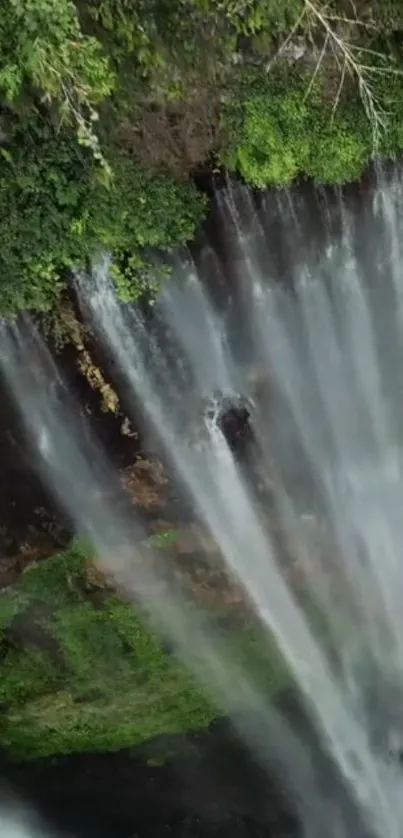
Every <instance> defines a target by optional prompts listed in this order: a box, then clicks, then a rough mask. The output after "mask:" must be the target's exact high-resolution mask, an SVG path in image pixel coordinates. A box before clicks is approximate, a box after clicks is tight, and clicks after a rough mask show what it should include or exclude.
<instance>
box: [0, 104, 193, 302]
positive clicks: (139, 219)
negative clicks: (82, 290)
mask: <svg viewBox="0 0 403 838" xmlns="http://www.w3.org/2000/svg"><path fill="white" fill-rule="evenodd" d="M113 169H114V174H113V176H112V179H110V180H107V181H106V182H105V179H104V178H103V177H102V171H103V170H102V169H100V168H99V167H98V166H97V165H96V162H95V161H94V158H93V155H92V154H91V151H90V150H86V149H84V148H82V147H81V146H80V145H79V143H78V141H77V138H76V136H75V133H74V131H72V130H69V129H67V128H66V129H64V130H60V131H57V130H56V129H55V127H53V126H52V125H51V123H50V122H49V121H48V120H46V119H41V118H40V117H39V116H37V118H36V120H34V119H32V118H27V119H26V120H25V121H23V120H14V121H13V123H12V127H11V128H10V132H9V135H8V138H7V145H3V147H2V148H1V149H0V236H1V241H2V247H1V250H0V289H1V304H0V310H1V313H2V314H7V313H10V312H14V311H16V310H19V309H23V308H32V309H36V310H47V309H49V308H50V307H51V306H52V305H53V304H54V303H55V301H56V300H57V298H58V296H59V294H60V292H61V290H62V288H63V287H64V281H65V278H66V272H67V271H68V270H69V269H72V268H74V267H75V266H79V265H84V264H85V263H86V261H87V260H89V259H91V258H92V257H93V256H94V254H95V253H96V251H97V249H98V248H107V249H112V250H115V251H117V252H118V253H119V252H123V251H127V252H128V253H129V255H130V254H131V258H132V262H131V265H132V268H133V269H132V272H131V276H130V288H131V290H132V292H133V293H134V291H135V288H136V279H137V278H138V277H140V278H141V273H140V270H139V268H141V267H143V266H144V259H143V257H142V252H143V251H144V248H146V247H153V248H162V249H164V248H165V249H169V248H172V247H174V246H175V245H176V244H179V243H181V242H183V241H184V240H185V239H187V238H189V237H190V236H191V235H192V233H193V230H194V228H195V226H196V224H197V223H198V222H199V220H200V218H201V216H202V214H203V211H204V201H203V198H202V197H201V196H199V195H198V193H197V192H196V190H195V188H194V187H193V186H191V185H190V184H188V183H186V182H185V183H175V182H174V181H173V180H172V179H170V178H167V177H165V176H164V175H158V174H154V173H152V172H145V171H144V170H142V169H140V168H139V167H138V165H137V164H136V162H135V161H134V160H133V158H131V157H130V156H128V155H123V154H116V155H115V159H114V161H113ZM136 267H137V271H136V269H135V268H136Z"/></svg>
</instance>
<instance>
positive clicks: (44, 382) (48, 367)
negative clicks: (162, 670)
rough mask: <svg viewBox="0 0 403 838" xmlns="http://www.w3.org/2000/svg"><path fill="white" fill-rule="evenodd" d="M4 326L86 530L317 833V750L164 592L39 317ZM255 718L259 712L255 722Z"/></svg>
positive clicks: (32, 425)
mask: <svg viewBox="0 0 403 838" xmlns="http://www.w3.org/2000/svg"><path fill="white" fill-rule="evenodd" d="M0 333H1V334H0V337H1V347H2V353H1V363H2V368H3V371H4V373H5V375H6V378H7V381H8V384H9V387H10V390H11V392H12V394H13V396H14V398H15V401H16V403H17V404H18V405H19V407H20V409H21V412H22V417H23V420H24V423H25V426H26V431H27V433H28V436H29V438H30V440H31V442H33V444H34V450H36V452H37V454H38V466H39V468H40V469H41V471H42V472H43V474H44V477H45V478H46V479H47V480H48V482H49V483H50V485H51V486H52V488H53V490H54V492H55V494H56V495H57V496H58V497H59V500H60V502H61V504H62V505H63V506H64V508H65V509H66V511H67V512H68V513H69V515H70V516H71V518H72V520H73V521H74V523H75V526H76V528H77V530H78V531H79V532H82V533H86V534H87V536H88V537H89V538H90V539H91V541H92V544H93V545H94V548H95V550H96V552H97V555H98V559H99V563H100V567H101V569H103V570H106V571H107V573H108V574H109V575H110V576H112V577H113V578H114V579H115V581H116V582H117V584H118V585H119V587H120V588H122V589H124V590H125V591H126V592H127V594H128V595H129V596H132V597H133V598H134V599H135V600H136V601H138V600H139V599H140V601H141V602H142V604H143V606H144V607H145V609H146V611H147V612H148V615H149V618H150V620H151V623H152V624H153V625H154V626H155V627H156V628H157V630H159V631H162V632H163V633H164V634H165V635H166V636H168V637H169V638H170V640H171V642H172V643H173V645H174V647H175V648H176V650H177V652H178V654H179V655H180V656H181V657H182V658H183V660H184V661H185V663H186V664H187V666H188V667H189V668H190V669H191V670H192V671H193V672H194V673H195V675H196V676H197V677H198V678H199V680H200V681H201V682H202V683H203V684H205V685H206V687H207V688H208V690H209V692H210V693H211V694H212V695H213V696H214V697H215V698H216V700H217V701H218V704H219V705H220V706H221V707H222V708H224V709H225V710H226V711H227V712H228V713H229V714H230V715H231V716H232V718H233V720H234V723H235V725H236V727H237V728H238V730H239V732H240V734H241V736H243V737H244V738H245V740H246V742H247V743H249V745H250V746H251V747H252V748H253V750H254V752H255V753H256V754H257V756H258V758H259V759H260V760H261V762H262V764H263V766H265V767H266V768H267V769H268V770H269V769H270V768H271V767H272V765H273V762H274V763H275V765H276V766H277V769H278V770H279V773H280V779H281V781H282V784H283V785H284V786H285V787H288V788H289V789H290V791H291V792H292V794H293V797H294V802H295V806H296V809H297V810H299V812H300V818H301V821H302V823H303V824H304V825H305V832H306V835H307V836H312V838H316V836H317V835H319V834H322V833H323V829H324V828H325V827H326V823H327V817H328V807H327V806H325V805H324V804H323V802H322V801H321V798H320V793H319V789H318V786H317V779H316V777H315V774H314V772H313V770H312V765H311V760H310V756H309V754H308V753H306V752H305V751H304V749H303V747H302V744H301V743H300V741H299V739H298V737H297V736H296V735H295V734H294V733H293V731H292V730H291V729H290V728H289V726H288V725H287V724H286V723H285V722H284V720H283V719H282V718H281V717H280V716H279V715H278V713H277V711H275V710H274V709H273V708H269V707H268V706H267V704H266V701H265V699H264V698H263V697H262V695H261V694H260V693H259V691H258V690H257V689H256V687H255V686H254V684H253V682H252V681H251V680H250V678H249V677H248V674H247V672H244V671H241V670H240V669H239V668H238V666H237V665H236V664H234V662H233V661H232V660H231V656H230V654H229V652H228V649H227V647H223V646H222V642H221V640H220V638H219V637H218V636H217V634H216V633H215V632H214V630H213V629H212V628H211V626H209V622H208V620H207V619H206V616H205V615H204V616H203V617H202V616H201V615H200V614H198V612H197V610H196V609H195V607H194V606H192V607H189V602H187V601H186V599H185V598H184V597H183V595H182V593H181V590H180V588H179V589H177V588H173V587H172V585H171V587H170V588H169V589H168V590H165V592H164V590H161V586H159V585H158V582H159V578H160V574H161V576H162V573H163V570H162V567H161V566H160V570H159V573H158V571H153V569H152V565H151V563H150V561H149V556H147V560H146V561H142V557H141V556H140V555H139V554H138V549H137V547H136V545H138V544H140V543H141V541H142V540H143V538H144V533H143V532H142V531H141V527H140V526H139V524H138V523H137V522H136V521H135V520H134V519H133V518H132V517H130V518H127V517H126V516H122V514H121V513H120V512H119V505H118V504H116V505H114V504H111V502H110V499H108V500H106V499H105V498H106V496H107V491H108V494H109V495H110V490H111V487H112V488H114V491H115V492H116V493H117V492H118V486H117V481H116V479H115V477H114V476H113V474H112V472H111V470H110V468H109V466H108V464H107V462H106V461H105V460H104V458H103V456H102V454H101V453H100V451H99V450H98V448H97V445H96V444H95V442H94V440H92V439H91V437H90V436H89V434H88V429H87V433H86V428H85V423H83V421H82V420H80V419H79V417H78V415H77V411H76V408H75V405H74V402H73V400H72V399H71V397H70V395H69V393H68V392H67V390H66V388H65V386H64V383H63V381H62V379H61V378H60V375H59V373H58V371H57V368H56V366H55V364H54V362H53V359H52V357H51V355H50V354H49V352H48V350H47V349H46V347H45V346H44V344H43V343H42V341H41V340H40V338H39V336H38V334H37V333H36V331H35V330H34V329H33V327H32V325H31V324H30V322H29V320H27V319H25V322H24V324H23V328H22V329H21V328H20V327H18V326H16V325H11V326H3V327H1V328H0ZM28 358H29V360H30V363H29V364H28V363H27V360H28ZM112 557H113V558H112ZM156 591H158V596H157V597H156ZM234 684H236V687H237V688H236V690H234ZM246 713H247V715H246ZM250 719H254V723H253V724H252V725H251V723H250V721H249V720H250ZM2 818H3V820H4V823H5V824H6V826H5V828H7V829H8V830H10V836H11V838H14V836H15V834H17V836H18V838H20V836H21V838H31V836H34V838H39V836H41V838H42V829H40V830H39V829H38V828H36V827H35V828H34V827H32V826H31V825H30V821H29V819H28V820H27V819H25V820H24V824H22V821H20V820H18V819H16V817H15V813H14V812H12V811H11V810H10V812H9V813H5V812H3V813H2V812H1V810H0V824H1V819H2ZM32 830H33V832H32ZM330 834H331V838H347V836H348V832H347V829H346V825H345V823H344V819H343V813H342V812H338V811H336V810H335V812H334V822H333V825H332V830H331V833H330Z"/></svg>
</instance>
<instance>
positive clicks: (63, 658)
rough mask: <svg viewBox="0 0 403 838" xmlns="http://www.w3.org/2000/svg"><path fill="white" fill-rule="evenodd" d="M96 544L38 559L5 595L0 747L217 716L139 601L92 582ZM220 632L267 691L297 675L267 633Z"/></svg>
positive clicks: (135, 733) (31, 750) (150, 733)
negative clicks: (90, 559)
mask: <svg viewBox="0 0 403 838" xmlns="http://www.w3.org/2000/svg"><path fill="white" fill-rule="evenodd" d="M87 549H88V548H86V547H83V546H82V545H79V544H77V543H75V544H73V545H72V548H71V549H70V550H69V551H67V552H65V553H63V554H60V555H58V556H54V557H53V558H51V559H48V560H46V561H43V562H41V563H40V564H38V565H33V566H31V567H29V568H28V569H27V570H26V571H25V572H24V573H23V574H22V575H21V577H20V578H19V580H18V582H17V583H16V584H15V586H13V587H12V588H8V589H6V590H5V591H3V592H2V595H1V597H0V625H1V628H2V632H3V633H2V643H1V645H0V652H1V659H0V703H1V704H2V710H3V713H2V717H1V723H0V747H5V748H8V749H9V751H10V753H11V754H12V755H13V756H14V757H18V758H31V757H34V756H45V755H48V754H53V753H69V752H74V751H78V750H81V749H85V750H102V749H111V750H116V749H118V748H122V747H127V746H131V745H135V744H137V743H140V742H143V741H145V740H147V739H149V738H151V737H154V736H156V735H158V734H163V733H177V732H181V731H186V730H189V729H192V728H193V729H194V728H198V727H202V726H205V725H207V724H208V723H209V722H210V721H211V720H212V718H214V716H215V715H216V714H217V708H216V707H215V705H214V703H212V701H211V700H210V698H209V697H208V696H207V695H206V694H204V693H203V691H202V690H201V689H200V687H199V686H198V685H196V683H195V682H194V680H193V677H192V676H191V675H190V674H189V672H188V671H187V670H186V669H185V667H184V666H183V665H182V664H181V663H180V661H179V660H178V659H177V658H176V657H175V656H174V655H172V654H170V653H168V652H167V651H166V649H165V648H164V645H163V643H162V642H161V640H160V639H159V638H158V637H157V636H156V635H154V634H153V632H152V631H150V629H148V628H147V627H146V625H145V623H144V621H143V618H142V615H141V614H140V613H139V611H138V609H136V608H134V607H132V606H131V605H130V604H128V603H125V602H123V601H121V600H120V599H119V598H117V597H116V596H115V595H113V594H112V593H110V592H109V593H108V592H107V591H105V590H103V589H102V587H101V583H100V584H99V585H98V587H97V586H96V583H95V582H92V581H90V579H91V574H90V573H89V572H88V571H87V567H86V562H87ZM222 616H223V614H222V613H221V614H220V615H218V614H217V615H216V619H217V620H219V623H220V625H221V626H222ZM17 628H18V631H17ZM220 632H221V634H220V636H221V639H222V642H223V643H224V647H225V646H226V648H227V651H228V654H229V655H230V656H231V658H232V659H233V660H234V661H235V663H237V664H238V665H239V666H240V667H242V668H243V669H246V670H247V671H248V673H249V675H250V677H251V679H253V680H254V681H255V682H256V684H257V685H258V686H259V687H260V688H261V689H263V690H264V691H265V692H267V693H268V694H272V693H273V692H275V691H277V690H279V689H281V687H282V686H283V685H284V683H288V682H289V675H288V673H287V671H286V669H285V667H284V665H283V663H282V662H281V659H280V657H279V655H278V653H277V652H276V650H275V648H274V646H273V645H272V644H270V643H268V642H267V638H266V636H265V635H264V633H263V632H261V631H260V630H258V629H256V627H254V626H251V625H249V624H248V625H246V624H244V622H243V621H240V620H239V619H237V620H236V621H235V622H234V620H232V622H231V623H230V622H228V620H227V621H226V624H225V626H224V627H221V629H220Z"/></svg>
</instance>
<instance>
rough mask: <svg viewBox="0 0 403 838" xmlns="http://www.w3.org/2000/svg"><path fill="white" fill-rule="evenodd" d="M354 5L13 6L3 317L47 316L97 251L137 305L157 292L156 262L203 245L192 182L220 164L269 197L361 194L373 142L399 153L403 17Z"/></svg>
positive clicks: (4, 140) (138, 2)
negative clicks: (355, 189) (302, 180)
mask: <svg viewBox="0 0 403 838" xmlns="http://www.w3.org/2000/svg"><path fill="white" fill-rule="evenodd" d="M350 6H351V4H349V3H347V4H346V3H345V2H344V0H330V2H327V3H325V2H323V0H268V2H262V0H91V2H85V0H8V2H7V3H6V4H5V6H4V9H3V11H2V15H1V20H0V213H1V216H0V217H1V222H0V229H1V233H2V236H1V238H2V248H1V254H0V270H1V274H0V276H1V279H0V284H1V291H2V293H1V302H0V312H1V313H2V314H4V313H7V312H13V311H16V310H18V309H21V308H25V307H31V308H35V309H41V310H43V309H48V308H49V307H51V306H52V305H54V304H55V302H57V300H58V298H59V295H60V292H61V291H62V290H63V288H65V285H66V279H67V278H68V274H69V271H70V270H71V268H72V267H73V266H76V265H84V264H85V263H86V262H87V261H88V260H89V259H91V258H92V257H93V256H94V254H96V253H97V251H98V249H99V248H107V249H110V250H112V251H113V253H114V255H115V257H116V259H115V274H116V279H117V283H118V286H119V290H120V293H121V294H122V296H124V297H127V298H129V297H130V298H132V297H135V296H136V295H138V294H140V293H142V292H143V291H144V290H145V289H148V288H149V287H150V285H151V286H152V285H153V284H155V281H156V274H155V271H150V263H149V257H150V255H151V254H152V252H153V251H155V250H158V251H161V250H169V249H171V248H174V247H175V246H177V245H179V244H180V243H182V242H183V241H185V240H186V239H188V238H189V237H191V236H192V234H193V232H194V229H195V227H196V225H197V224H198V223H199V221H200V220H201V218H202V217H203V213H204V211H205V201H204V199H203V198H202V197H201V196H200V194H198V193H197V191H196V189H195V188H194V187H193V186H192V185H191V175H192V173H193V171H194V170H196V169H198V168H199V167H201V166H205V165H206V163H208V164H210V163H211V162H212V163H213V164H216V163H217V161H218V162H224V163H225V164H226V165H228V166H229V167H231V168H233V169H235V170H237V171H239V172H240V173H241V174H242V176H243V177H244V178H245V179H246V180H247V181H248V182H250V183H252V184H254V185H256V186H259V187H264V186H266V185H270V184H276V185H284V184H287V183H289V182H290V181H291V180H292V179H293V178H294V177H296V176H298V175H301V174H303V175H305V176H310V177H314V178H317V179H318V180H321V181H330V182H338V183H339V182H343V181H346V180H351V179H352V178H355V177H357V176H358V175H359V174H360V172H361V171H362V168H363V166H364V165H365V163H366V162H367V161H368V160H369V158H370V157H371V154H372V152H373V149H374V138H375V137H376V140H377V149H378V150H380V151H382V152H383V153H385V154H387V155H391V154H392V155H393V154H396V153H397V152H398V151H399V150H400V149H401V148H402V145H403V131H402V127H401V126H402V121H401V116H400V114H401V105H402V101H403V83H402V75H401V73H402V67H403V62H402V60H401V59H402V56H401V52H402V37H401V33H402V30H403V18H402V10H401V3H400V2H399V0H383V2H382V3H376V2H375V0H356V2H355V3H354V4H353V6H354V9H355V11H354V14H352V11H351V9H352V7H351V8H350ZM355 13H357V16H358V17H357V18H355ZM357 20H358V21H359V22H358V23H357ZM301 45H302V54H303V58H302V60H301V54H300V58H299V59H298V58H295V55H296V53H295V49H296V48H297V51H298V49H300V48H301ZM284 47H285V48H286V49H284ZM289 48H291V53H290V52H288V53H287V49H289ZM293 50H294V52H293ZM366 50H367V51H366Z"/></svg>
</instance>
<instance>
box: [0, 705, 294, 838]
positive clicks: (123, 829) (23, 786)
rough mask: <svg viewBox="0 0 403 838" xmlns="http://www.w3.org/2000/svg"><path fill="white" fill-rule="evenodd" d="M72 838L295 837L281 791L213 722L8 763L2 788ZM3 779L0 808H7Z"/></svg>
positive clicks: (229, 732) (223, 724) (227, 730)
mask: <svg viewBox="0 0 403 838" xmlns="http://www.w3.org/2000/svg"><path fill="white" fill-rule="evenodd" d="M4 783H7V786H8V788H7V790H5V789H4V788H3V799H4V793H5V792H6V793H7V795H8V794H9V793H10V790H12V791H13V793H15V794H16V795H17V796H19V797H20V799H22V800H23V801H24V802H25V803H26V804H28V805H29V806H32V807H33V809H34V810H36V812H37V813H39V815H42V816H43V817H45V818H46V820H47V821H48V823H49V826H50V827H51V829H52V830H54V831H55V832H56V835H57V836H60V835H63V836H65V835H68V836H69V838H72V836H74V838H168V837H169V838H171V837H172V836H175V838H285V836H288V838H292V836H297V835H298V834H299V832H298V829H297V826H296V822H295V820H294V817H293V815H292V814H291V812H290V811H288V808H287V805H286V802H285V800H284V799H283V797H282V796H281V794H280V793H279V791H278V790H277V789H276V788H275V787H274V786H273V784H272V783H271V781H270V779H269V778H268V777H267V776H266V774H264V772H263V771H262V770H261V769H260V768H259V767H258V766H257V765H256V763H255V762H254V760H253V759H252V758H251V756H250V755H249V754H248V753H247V752H246V751H245V749H244V747H243V746H242V745H241V743H240V742H239V741H238V740H237V738H236V736H235V734H234V732H233V729H232V727H231V725H230V724H229V723H228V722H227V721H226V720H225V719H223V720H217V721H216V722H215V723H214V724H213V725H212V726H211V728H210V729H209V730H205V731H202V732H198V733H193V734H188V735H177V736H167V737H160V738H159V740H158V742H157V741H154V742H152V743H148V744H146V745H145V746H142V747H140V748H136V749H132V750H125V751H121V752H118V753H109V754H78V755H74V756H65V757H57V758H50V759H42V760H36V761H34V762H29V763H26V764H23V765H8V766H3V786H4ZM1 785H2V784H1V782H0V804H1Z"/></svg>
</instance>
